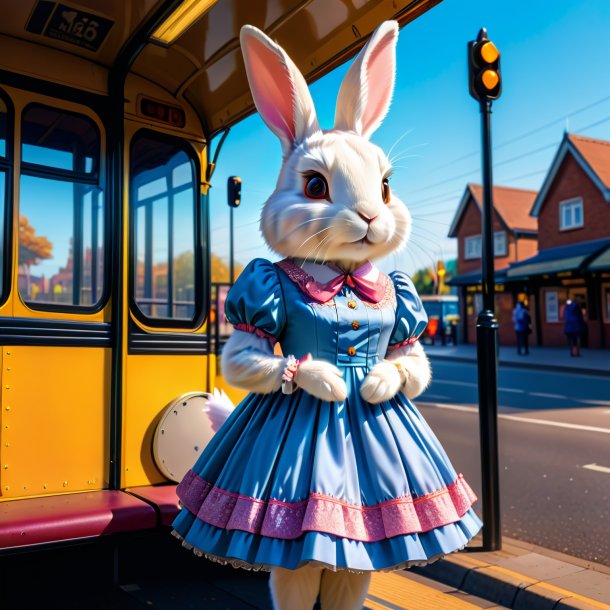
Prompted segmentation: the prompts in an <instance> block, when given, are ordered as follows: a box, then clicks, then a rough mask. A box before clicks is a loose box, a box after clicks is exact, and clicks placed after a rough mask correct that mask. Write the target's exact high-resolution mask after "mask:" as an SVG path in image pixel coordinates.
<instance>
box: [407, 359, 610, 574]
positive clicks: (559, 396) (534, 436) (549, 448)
mask: <svg viewBox="0 0 610 610" xmlns="http://www.w3.org/2000/svg"><path fill="white" fill-rule="evenodd" d="M432 368H433V382H432V385H431V387H430V388H429V390H428V391H427V392H425V393H424V394H423V395H422V396H421V397H419V398H418V399H417V400H416V403H417V405H418V407H419V408H420V410H421V412H422V414H423V415H424V417H425V418H426V420H427V421H428V423H429V424H430V426H431V427H432V428H433V430H434V431H435V433H436V434H437V436H438V437H439V439H440V440H441V442H442V443H443V445H444V447H445V449H446V451H447V453H448V454H449V456H450V458H451V459H452V462H453V464H454V466H455V468H456V470H457V471H458V472H463V473H464V476H465V477H466V479H467V480H468V481H469V482H470V484H471V485H472V487H473V489H474V490H475V492H476V493H477V494H479V493H480V455H479V432H478V407H477V402H478V398H477V385H476V381H477V369H476V365H475V364H470V363H459V362H455V363H452V362H447V361H439V360H433V361H432ZM609 386H610V380H609V379H608V378H604V377H594V376H587V375H584V374H576V373H574V374H571V373H570V374H566V373H565V372H561V373H558V372H549V371H541V370H536V369H527V368H522V369H517V368H501V369H500V371H499V378H498V388H499V389H498V402H499V406H500V409H499V411H500V415H499V442H500V477H501V503H502V504H501V518H502V531H503V534H504V535H507V536H510V537H512V538H517V539H520V540H523V541H526V542H530V543H533V544H537V545H540V546H543V547H546V548H549V549H553V550H556V551H560V552H563V553H567V554H569V555H573V556H576V557H580V558H582V559H586V560H589V561H594V562H597V563H602V564H605V565H610V508H609V506H608V499H609V497H610V391H609ZM476 508H477V510H478V512H479V513H480V512H481V507H480V505H478V506H477V507H476Z"/></svg>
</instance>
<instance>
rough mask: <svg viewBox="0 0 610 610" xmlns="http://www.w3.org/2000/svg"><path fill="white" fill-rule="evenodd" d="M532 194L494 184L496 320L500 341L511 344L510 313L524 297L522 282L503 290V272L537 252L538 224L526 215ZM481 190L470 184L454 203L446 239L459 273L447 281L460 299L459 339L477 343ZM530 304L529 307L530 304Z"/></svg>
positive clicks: (479, 305)
mask: <svg viewBox="0 0 610 610" xmlns="http://www.w3.org/2000/svg"><path fill="white" fill-rule="evenodd" d="M536 195H537V193H536V191H528V190H523V189H515V188H509V187H505V186H494V188H493V203H494V218H493V229H494V266H495V269H496V317H497V319H498V321H499V322H500V342H501V343H502V344H514V342H515V335H514V332H513V326H512V310H513V308H514V306H515V303H516V300H517V298H525V300H528V299H527V294H526V295H523V294H521V293H522V292H525V293H527V291H524V290H522V288H521V287H520V283H519V282H516V283H515V284H514V285H513V286H507V285H506V284H505V282H504V278H505V275H506V270H507V269H508V267H509V266H510V265H511V264H512V263H515V262H518V261H521V260H523V259H527V258H530V257H532V256H534V255H535V254H536V252H537V249H538V244H537V224H538V223H537V221H536V218H533V217H532V216H530V210H531V209H532V206H533V204H534V201H535V199H536ZM482 203H483V188H482V186H481V185H479V184H468V185H467V186H466V189H465V191H464V194H463V196H462V199H461V200H460V203H459V205H458V209H457V211H456V213H455V216H454V218H453V221H452V223H451V227H450V229H449V237H455V238H457V240H458V257H457V275H456V276H454V277H453V278H452V279H451V281H450V282H449V283H450V284H451V285H452V286H456V287H458V291H459V296H460V319H461V320H462V321H465V323H462V324H461V335H462V336H461V340H462V341H463V342H467V343H475V342H476V334H475V328H476V317H477V314H478V312H479V311H480V309H481V307H482V295H481V207H482ZM530 305H531V304H530Z"/></svg>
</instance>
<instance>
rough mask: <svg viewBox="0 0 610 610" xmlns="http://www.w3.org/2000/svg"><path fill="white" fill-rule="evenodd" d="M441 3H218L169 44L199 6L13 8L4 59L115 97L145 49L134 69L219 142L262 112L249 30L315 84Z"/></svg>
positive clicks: (9, 5)
mask: <svg viewBox="0 0 610 610" xmlns="http://www.w3.org/2000/svg"><path fill="white" fill-rule="evenodd" d="M196 1H197V2H198V3H199V5H200V6H201V5H203V4H205V0H196ZM439 2H441V0H396V1H395V2H381V1H372V2H365V1H363V0H359V1H354V2H344V1H343V0H283V1H282V2H277V0H249V1H248V2H235V1H233V0H216V2H211V7H210V8H209V9H208V10H207V12H205V13H204V14H203V16H201V17H199V18H197V19H194V20H193V23H192V25H191V26H189V27H188V29H186V31H185V32H184V33H183V34H182V35H180V36H179V37H178V38H176V40H175V41H171V42H170V43H169V44H166V43H164V42H163V41H160V40H158V39H154V38H153V37H152V34H153V33H155V30H156V29H157V27H158V26H159V25H160V24H163V23H164V22H165V19H166V18H167V17H168V16H171V15H172V14H175V13H176V12H177V11H181V10H184V9H185V7H187V5H188V4H189V0H184V1H183V2H179V1H177V0H163V1H162V0H131V1H130V2H124V1H123V0H77V1H72V0H66V3H63V2H61V3H60V2H42V1H39V0H22V1H21V2H7V1H4V2H1V3H0V17H1V22H0V40H2V47H3V48H4V49H5V51H6V49H8V48H12V52H10V53H7V52H4V53H2V54H1V56H0V69H2V70H6V71H9V72H19V73H22V74H27V75H28V76H33V77H35V78H40V79H44V80H51V81H53V80H61V81H63V82H60V84H64V85H70V86H72V87H76V88H85V89H89V90H92V91H94V92H97V93H101V94H107V80H108V79H107V78H104V73H106V75H107V73H108V72H109V71H110V70H111V69H112V67H113V66H114V65H115V63H116V62H117V61H118V60H119V58H120V57H121V51H122V50H124V49H125V48H127V47H128V46H129V45H134V43H136V44H138V45H139V47H138V51H139V53H138V55H137V58H136V60H135V62H134V63H133V65H132V67H131V72H132V73H135V74H137V75H139V76H141V77H144V78H146V79H148V80H150V81H151V82H153V83H155V84H157V85H159V86H161V87H162V88H163V89H164V90H166V91H167V92H168V93H170V94H171V95H172V96H173V97H175V98H176V99H178V100H179V101H181V100H183V101H184V102H186V103H188V104H190V105H191V106H192V107H193V109H194V110H195V112H196V113H197V115H198V116H199V118H200V119H201V122H202V125H204V129H205V131H206V132H207V135H209V136H212V135H214V134H215V133H217V132H219V131H221V130H222V129H224V128H226V127H228V126H230V125H232V124H233V123H235V122H236V121H238V120H240V119H242V118H243V117H245V116H247V115H248V114H250V113H251V112H252V111H253V110H254V106H253V103H252V98H251V96H250V92H249V89H248V84H247V81H246V77H245V71H244V67H243V62H242V58H241V53H240V50H239V30H240V28H241V26H242V25H244V24H246V23H250V24H252V25H255V26H257V27H259V28H260V29H263V30H264V31H265V32H266V33H267V34H268V35H269V36H271V37H272V38H274V39H276V40H277V41H278V42H279V43H280V44H281V45H282V46H283V47H284V48H285V49H286V51H287V52H288V53H289V55H290V56H291V57H292V58H293V60H294V61H295V63H296V64H297V66H298V67H299V68H300V70H301V71H302V72H303V73H304V74H305V76H306V78H307V80H308V81H312V80H315V79H317V78H319V77H320V76H322V75H324V74H326V73H327V72H329V71H330V70H332V69H333V68H335V67H336V66H338V65H340V64H341V63H343V62H344V61H346V60H347V59H349V58H350V57H352V56H353V55H354V54H355V53H356V52H357V51H358V50H359V49H360V48H361V47H362V46H363V45H364V43H365V42H366V40H367V39H368V37H369V36H370V34H371V33H372V31H373V30H374V29H375V27H376V26H377V25H378V24H379V23H380V22H381V21H384V20H386V19H396V20H398V22H399V23H400V25H401V26H403V25H405V24H407V23H409V22H410V21H412V20H414V19H416V18H417V17H418V16H419V15H421V14H422V13H424V12H425V11H427V10H429V9H430V8H432V7H433V6H434V5H436V4H438V3H439ZM155 16H156V17H157V19H156V22H155V23H154V28H151V22H152V21H153V17H155ZM157 33H158V32H157ZM10 45H12V47H11V46H10ZM66 54H67V55H69V56H72V57H73V58H78V62H79V63H73V64H71V66H74V67H73V68H71V69H70V70H65V69H64V70H62V71H59V70H58V69H57V68H55V70H53V67H52V65H51V64H52V63H55V64H57V63H58V60H59V59H60V58H61V57H64V58H65V57H66ZM24 58H27V61H26V60H25V59H24ZM75 61H76V60H75ZM59 63H61V62H59ZM78 66H81V67H82V69H79V68H78ZM94 71H96V72H97V73H98V75H99V76H98V78H97V80H96V78H94V77H92V72H94ZM72 72H75V73H74V74H73V73H72ZM104 87H105V88H106V90H104Z"/></svg>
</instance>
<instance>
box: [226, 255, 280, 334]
mask: <svg viewBox="0 0 610 610" xmlns="http://www.w3.org/2000/svg"><path fill="white" fill-rule="evenodd" d="M225 315H226V316H227V319H228V320H229V322H230V323H231V324H233V326H234V327H235V328H236V329H237V330H242V331H246V332H251V333H256V334H257V335H258V336H259V337H265V338H267V339H269V340H270V341H271V343H272V344H275V342H276V341H277V340H278V338H279V337H280V335H281V334H282V331H283V330H284V326H285V324H286V309H285V306H284V301H283V298H282V289H281V286H280V281H279V278H278V276H277V271H276V269H275V266H274V265H273V263H271V262H269V261H267V260H264V259H262V258H257V259H254V260H253V261H252V262H250V263H249V264H248V266H247V267H246V268H245V269H244V270H243V271H242V273H241V274H240V276H239V277H238V278H237V281H236V282H235V284H234V285H233V287H232V288H231V290H229V294H228V295H227V300H226V302H225Z"/></svg>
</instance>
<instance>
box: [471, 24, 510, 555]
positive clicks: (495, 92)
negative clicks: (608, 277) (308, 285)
mask: <svg viewBox="0 0 610 610" xmlns="http://www.w3.org/2000/svg"><path fill="white" fill-rule="evenodd" d="M468 51H469V52H468V71H469V81H470V82H469V85H470V94H471V95H472V96H473V97H474V98H475V99H477V100H478V101H479V103H480V107H481V135H482V140H481V144H482V164H483V206H482V210H481V217H482V227H481V228H482V231H481V254H482V289H483V311H481V312H479V314H478V317H477V368H478V389H479V434H480V439H481V478H482V481H481V482H482V498H481V500H482V502H483V550H485V551H496V550H499V549H500V548H502V529H501V524H500V472H499V470H500V469H499V457H498V328H499V325H498V322H497V320H496V318H495V315H494V301H495V282H494V234H493V180H492V164H491V104H492V99H495V98H497V97H499V95H500V91H501V82H500V54H499V53H498V50H497V49H496V48H495V46H494V45H493V44H491V43H490V42H489V40H488V38H487V32H486V31H485V28H482V29H481V31H480V32H479V35H478V37H477V40H476V41H475V42H471V43H470V44H469V45H468Z"/></svg>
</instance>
